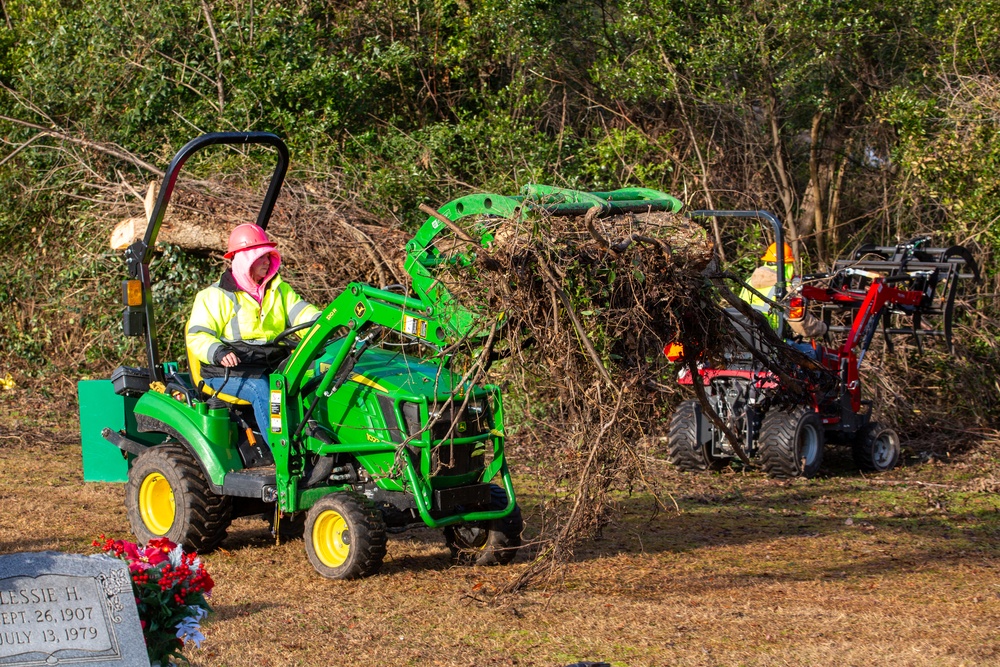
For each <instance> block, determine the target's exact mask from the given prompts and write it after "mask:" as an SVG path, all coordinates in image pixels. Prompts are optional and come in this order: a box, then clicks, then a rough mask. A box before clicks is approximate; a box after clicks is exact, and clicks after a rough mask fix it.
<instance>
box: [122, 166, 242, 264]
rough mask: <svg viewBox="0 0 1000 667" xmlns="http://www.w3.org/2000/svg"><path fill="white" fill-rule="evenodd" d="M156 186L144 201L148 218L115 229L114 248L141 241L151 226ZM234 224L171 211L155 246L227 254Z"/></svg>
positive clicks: (205, 216) (149, 190)
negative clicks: (172, 246) (166, 245)
mask: <svg viewBox="0 0 1000 667" xmlns="http://www.w3.org/2000/svg"><path fill="white" fill-rule="evenodd" d="M157 190H158V188H157V184H156V183H150V184H149V187H148V188H147V190H146V197H145V199H144V201H143V205H144V208H145V209H146V215H144V216H137V217H134V218H127V219H125V220H122V221H121V222H119V223H118V224H117V225H115V228H114V230H112V232H111V247H112V248H114V249H115V250H124V249H125V248H127V247H129V246H130V245H131V244H132V243H134V242H135V241H137V240H140V239H142V238H143V237H144V236H145V234H146V227H147V226H148V225H149V218H150V216H151V215H152V213H153V206H154V205H155V203H156V195H157ZM231 227H232V223H231V222H228V221H226V220H218V219H214V218H212V217H211V216H208V215H199V214H198V213H196V212H191V211H183V212H181V213H176V212H173V211H169V212H168V215H166V216H165V217H164V219H163V223H162V224H161V226H160V233H159V234H158V236H157V238H156V245H163V244H169V245H176V246H179V247H181V248H183V249H184V250H190V251H193V252H224V251H225V249H226V243H227V239H228V238H229V230H230V228H231Z"/></svg>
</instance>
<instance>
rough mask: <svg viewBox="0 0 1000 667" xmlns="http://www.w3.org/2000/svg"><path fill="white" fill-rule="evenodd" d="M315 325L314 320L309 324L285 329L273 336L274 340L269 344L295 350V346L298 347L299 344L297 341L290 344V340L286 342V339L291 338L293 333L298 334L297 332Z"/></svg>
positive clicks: (304, 323) (305, 323)
mask: <svg viewBox="0 0 1000 667" xmlns="http://www.w3.org/2000/svg"><path fill="white" fill-rule="evenodd" d="M315 323H316V320H313V321H311V322H303V323H302V324H296V325H295V326H293V327H288V328H287V329H285V330H284V331H282V332H281V333H280V334H278V335H277V336H275V337H274V340H272V341H271V344H272V345H281V346H284V347H287V348H290V349H295V346H296V345H298V344H299V342H298V341H294V342H292V341H290V340H287V339H288V337H289V336H291V335H292V334H294V333H298V332H299V331H302V330H303V329H308V328H309V327H311V326H312V325H313V324H315Z"/></svg>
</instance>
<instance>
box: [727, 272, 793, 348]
mask: <svg viewBox="0 0 1000 667" xmlns="http://www.w3.org/2000/svg"><path fill="white" fill-rule="evenodd" d="M794 274H795V267H794V266H793V265H792V264H791V262H789V263H787V264H785V281H786V282H788V281H790V280H791V279H792V276H793V275H794ZM747 284H749V285H750V286H751V287H753V288H754V289H755V290H757V291H758V292H760V293H761V294H763V295H764V296H766V297H767V298H768V299H771V300H772V301H774V291H775V289H776V287H777V285H778V271H777V267H776V266H775V265H774V264H765V265H764V266H759V267H757V270H756V271H754V272H753V274H752V275H751V276H750V278H749V279H748V280H747ZM740 299H742V300H743V301H746V302H747V303H749V304H750V305H751V306H752V307H753V309H754V310H756V311H757V312H758V313H760V314H761V315H763V316H764V317H766V318H767V321H768V322H769V323H770V325H771V328H772V329H774V330H775V332H776V333H777V334H778V335H779V336H781V335H784V331H783V329H784V322H785V317H784V313H783V312H782V311H781V310H779V309H777V308H774V307H772V306H771V304H769V303H767V302H766V301H763V300H762V299H761V298H760V297H759V296H757V295H756V294H754V293H753V292H751V291H750V290H748V289H747V288H746V287H744V288H743V289H742V290H741V291H740Z"/></svg>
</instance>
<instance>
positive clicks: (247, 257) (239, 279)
mask: <svg viewBox="0 0 1000 667" xmlns="http://www.w3.org/2000/svg"><path fill="white" fill-rule="evenodd" d="M264 255H271V268H269V269H268V271H267V275H266V276H265V277H264V280H262V281H261V283H260V284H259V285H258V284H257V283H255V282H254V280H253V278H251V277H250V267H251V266H253V263H254V262H256V261H257V260H258V259H260V258H261V257H263V256H264ZM280 267H281V255H279V254H278V251H277V250H275V249H274V248H272V247H269V246H258V247H256V248H247V249H246V250H239V251H237V252H236V254H235V255H233V278H234V279H235V280H236V284H237V285H239V288H240V289H241V290H243V291H244V292H246V293H247V294H249V295H250V296H252V297H253V298H254V300H256V301H257V303H260V302H261V299H263V298H264V288H265V286H266V285H267V283H268V281H269V280H271V278H273V277H274V276H275V275H277V273H278V269H279V268H280Z"/></svg>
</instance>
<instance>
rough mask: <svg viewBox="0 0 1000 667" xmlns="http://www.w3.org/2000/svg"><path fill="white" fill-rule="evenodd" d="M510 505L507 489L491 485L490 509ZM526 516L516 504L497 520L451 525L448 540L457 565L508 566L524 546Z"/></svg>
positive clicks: (448, 528) (445, 534)
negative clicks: (522, 544)
mask: <svg viewBox="0 0 1000 667" xmlns="http://www.w3.org/2000/svg"><path fill="white" fill-rule="evenodd" d="M505 507H507V492H506V491H504V490H503V489H502V488H500V487H499V486H497V485H496V484H490V509H491V510H501V509H504V508H505ZM522 531H524V519H523V518H522V517H521V508H520V507H518V506H517V505H516V504H515V505H514V509H513V510H512V511H511V513H510V514H508V515H507V516H505V517H504V518H502V519H494V520H493V521H476V522H473V523H466V524H459V525H457V526H448V527H446V528H445V529H444V540H445V542H446V543H447V544H448V549H450V550H451V560H452V562H453V563H455V564H457V565H508V564H510V562H511V561H513V560H514V557H515V556H517V550H518V549H519V548H520V547H521V532H522Z"/></svg>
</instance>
